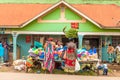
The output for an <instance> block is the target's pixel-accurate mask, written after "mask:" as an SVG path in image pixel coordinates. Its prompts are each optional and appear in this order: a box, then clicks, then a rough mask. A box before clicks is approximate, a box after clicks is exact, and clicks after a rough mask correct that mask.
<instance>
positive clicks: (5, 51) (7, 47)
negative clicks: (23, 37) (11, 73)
mask: <svg viewBox="0 0 120 80" xmlns="http://www.w3.org/2000/svg"><path fill="white" fill-rule="evenodd" d="M3 47H4V62H8V60H9V57H8V49H9V46H8V44H7V42H6V41H5V42H3Z"/></svg>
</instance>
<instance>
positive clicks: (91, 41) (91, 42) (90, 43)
mask: <svg viewBox="0 0 120 80" xmlns="http://www.w3.org/2000/svg"><path fill="white" fill-rule="evenodd" d="M83 48H86V49H87V50H90V49H91V48H96V49H97V54H98V58H99V57H100V55H99V52H100V36H84V38H83Z"/></svg>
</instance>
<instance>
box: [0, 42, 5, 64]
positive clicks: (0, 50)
mask: <svg viewBox="0 0 120 80" xmlns="http://www.w3.org/2000/svg"><path fill="white" fill-rule="evenodd" d="M3 57H4V48H3V47H2V43H1V41H0V63H3V62H4V60H3V59H4V58H3Z"/></svg>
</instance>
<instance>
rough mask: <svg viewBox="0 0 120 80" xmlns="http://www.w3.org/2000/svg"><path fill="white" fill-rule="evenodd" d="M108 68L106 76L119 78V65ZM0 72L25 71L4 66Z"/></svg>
mask: <svg viewBox="0 0 120 80" xmlns="http://www.w3.org/2000/svg"><path fill="white" fill-rule="evenodd" d="M108 68H109V72H108V76H112V77H120V65H117V64H108ZM0 72H15V73H25V71H17V70H14V68H13V66H5V65H2V66H0ZM99 72H100V75H99V76H103V75H102V70H100V71H99Z"/></svg>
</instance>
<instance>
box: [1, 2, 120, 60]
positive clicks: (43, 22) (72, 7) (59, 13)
mask: <svg viewBox="0 0 120 80" xmlns="http://www.w3.org/2000/svg"><path fill="white" fill-rule="evenodd" d="M5 6H10V7H9V10H11V12H13V11H14V12H15V14H14V15H12V16H14V17H16V16H17V15H19V16H20V17H19V18H17V20H13V19H12V18H11V17H10V19H11V21H13V22H11V23H10V22H9V21H10V20H9V21H8V23H6V26H5V27H6V31H5V34H7V33H9V34H10V35H11V38H12V39H11V40H12V44H13V59H14V60H16V59H17V54H18V52H19V58H22V56H25V57H26V56H27V55H28V50H29V48H30V46H31V45H32V44H34V41H38V42H41V43H42V44H43V45H44V43H45V41H46V39H47V38H48V37H52V38H54V39H55V40H60V41H62V43H63V45H65V44H66V43H67V42H68V39H67V38H66V37H65V34H64V32H63V29H64V27H66V31H68V30H69V29H71V28H77V30H78V38H76V39H75V42H76V45H77V48H78V49H81V48H83V47H85V48H87V49H88V50H89V49H90V48H93V47H95V48H96V49H97V54H98V57H99V58H100V59H102V60H103V61H107V57H108V56H107V47H108V44H109V43H111V44H113V45H114V47H115V46H116V45H117V44H118V42H119V35H120V33H119V32H120V30H119V27H114V26H115V25H112V22H111V23H107V22H104V21H108V22H110V21H111V19H108V17H106V16H104V19H106V20H104V19H103V16H102V17H101V16H99V15H100V14H101V15H103V14H104V13H97V11H95V10H98V11H100V10H101V8H102V10H103V12H105V13H108V12H109V11H106V10H105V9H106V8H103V7H106V6H105V5H81V4H69V3H67V2H65V1H60V2H58V3H56V4H30V5H29V4H19V5H18V4H15V5H9V4H7V5H5ZM21 6H22V7H21ZM108 6H111V7H115V6H114V5H108ZM13 7H18V8H19V9H17V10H15V9H13ZM93 7H94V8H95V9H94V10H93ZM3 8H4V6H3V7H0V9H3ZM23 8H24V10H23ZM33 9H34V10H35V11H32V10H33ZM112 9H114V8H112ZM115 9H116V8H115ZM117 9H118V8H117ZM21 10H23V13H20V12H21ZM89 10H90V11H89ZM107 10H108V9H107ZM1 11H2V10H1ZM4 11H5V10H4ZM26 11H28V12H26ZM115 11H116V10H115ZM117 11H119V10H117ZM4 13H6V12H4ZM4 13H3V14H4ZM21 14H22V15H24V16H21ZM4 15H5V16H6V15H7V16H8V17H9V16H11V13H7V14H4ZM111 15H113V14H112V13H111ZM0 16H3V15H0ZM109 16H110V15H109ZM110 17H112V16H110ZM5 19H6V22H7V18H6V17H5ZM16 21H18V22H16ZM3 24H5V23H3V22H1V23H0V25H3ZM11 25H13V26H11ZM103 25H105V26H103ZM111 25H112V26H113V27H111ZM106 26H107V27H106ZM11 40H10V43H9V44H11ZM17 46H18V47H19V49H17Z"/></svg>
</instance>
